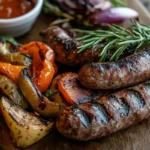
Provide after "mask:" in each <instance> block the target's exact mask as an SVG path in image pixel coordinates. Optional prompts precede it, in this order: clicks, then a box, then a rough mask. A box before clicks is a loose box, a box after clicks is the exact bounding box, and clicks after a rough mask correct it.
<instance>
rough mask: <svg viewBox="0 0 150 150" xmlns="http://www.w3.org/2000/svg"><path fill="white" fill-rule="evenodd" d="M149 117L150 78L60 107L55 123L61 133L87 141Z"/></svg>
mask: <svg viewBox="0 0 150 150" xmlns="http://www.w3.org/2000/svg"><path fill="white" fill-rule="evenodd" d="M149 116H150V81H147V82H145V83H143V84H140V85H138V86H135V87H131V88H128V89H124V90H121V91H119V92H117V93H114V94H111V95H108V96H104V97H103V98H101V99H98V100H97V101H96V102H94V103H85V104H81V105H78V106H76V107H71V108H67V109H65V110H63V112H61V114H60V115H59V117H58V120H57V122H56V126H57V129H58V131H59V132H60V133H62V134H63V135H64V136H66V137H69V138H72V139H76V140H83V141H88V140H91V139H97V138H101V137H103V136H106V135H108V134H111V133H113V132H116V131H118V130H121V129H123V128H127V127H129V126H131V125H133V124H135V123H138V122H140V121H142V120H143V119H146V118H148V117H149Z"/></svg>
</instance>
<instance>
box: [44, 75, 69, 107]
mask: <svg viewBox="0 0 150 150" xmlns="http://www.w3.org/2000/svg"><path fill="white" fill-rule="evenodd" d="M61 77H62V74H61V75H58V76H56V77H55V78H54V79H53V81H52V84H51V86H50V89H48V90H47V92H46V96H47V97H48V98H49V99H50V100H51V101H53V102H56V103H58V104H61V105H68V104H67V103H66V101H65V99H64V98H63V96H62V95H61V93H60V92H59V90H58V84H57V81H58V80H59V79H60V78H61Z"/></svg>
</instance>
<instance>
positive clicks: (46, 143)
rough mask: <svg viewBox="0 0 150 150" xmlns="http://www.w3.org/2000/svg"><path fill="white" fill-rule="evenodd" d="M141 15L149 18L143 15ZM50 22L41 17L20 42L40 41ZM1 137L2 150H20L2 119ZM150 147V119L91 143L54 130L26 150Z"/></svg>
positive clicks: (146, 149) (136, 149)
mask: <svg viewBox="0 0 150 150" xmlns="http://www.w3.org/2000/svg"><path fill="white" fill-rule="evenodd" d="M131 2H133V4H134V6H133V7H134V8H135V7H136V8H137V7H138V6H137V5H136V4H137V3H136V2H137V0H132V1H131V0H130V3H131ZM138 11H139V12H140V11H142V9H140V8H138ZM141 15H142V16H145V18H148V16H147V17H146V15H145V14H143V13H141ZM142 19H143V20H144V21H145V20H146V21H147V22H148V19H144V17H142ZM49 22H50V20H49V19H48V18H47V17H46V16H40V18H39V20H38V21H37V23H36V24H35V26H34V27H33V29H32V31H31V32H30V33H29V34H27V35H25V36H24V37H22V38H21V39H19V40H20V41H21V42H22V43H26V42H29V41H33V40H40V37H39V31H41V30H42V29H44V28H46V27H47V26H48V24H49ZM0 137H2V138H0V149H2V150H19V149H18V148H15V147H14V146H13V144H12V141H11V138H10V133H9V131H8V129H7V126H6V124H5V122H4V121H3V119H0ZM149 145H150V119H148V120H145V121H143V122H142V123H140V124H137V125H134V126H132V127H130V128H128V129H125V130H123V131H120V132H117V133H114V134H112V135H110V136H107V137H104V138H102V139H99V140H94V141H89V142H78V141H74V140H69V139H67V138H65V137H63V136H62V135H60V134H59V133H58V132H57V131H55V130H54V131H52V132H51V134H49V135H48V136H46V137H45V138H44V139H42V140H41V141H39V142H38V143H36V144H34V145H33V146H31V147H29V148H27V149H25V150H49V149H51V150H149Z"/></svg>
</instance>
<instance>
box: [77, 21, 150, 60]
mask: <svg viewBox="0 0 150 150" xmlns="http://www.w3.org/2000/svg"><path fill="white" fill-rule="evenodd" d="M108 27H109V30H95V31H88V30H79V29H76V31H77V32H78V33H79V34H80V35H81V36H80V37H79V38H76V40H77V41H79V42H82V43H83V44H82V45H81V46H79V47H78V53H80V52H82V51H84V50H86V49H88V48H92V49H93V51H96V50H98V49H102V51H101V52H100V54H99V56H100V61H106V58H107V56H108V55H109V53H110V50H111V49H114V50H115V51H114V53H113V54H112V56H111V58H110V59H109V61H113V60H117V59H119V58H120V55H121V54H122V53H123V52H124V51H125V50H126V49H127V48H129V47H133V48H134V52H136V51H138V50H139V49H141V48H143V47H145V46H147V45H148V44H150V26H145V25H141V24H139V23H138V22H136V21H133V26H132V27H131V29H130V30H128V29H125V28H123V27H120V26H118V25H108Z"/></svg>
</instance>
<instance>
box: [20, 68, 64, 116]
mask: <svg viewBox="0 0 150 150" xmlns="http://www.w3.org/2000/svg"><path fill="white" fill-rule="evenodd" d="M18 85H19V87H20V89H21V91H22V93H23V95H24V97H25V98H26V99H27V101H28V102H29V103H30V104H31V106H32V108H33V109H34V110H35V111H36V112H38V113H39V114H40V115H41V116H44V117H54V116H57V115H58V114H59V113H60V111H61V110H62V108H63V107H62V106H61V105H60V104H57V103H55V102H51V101H50V100H49V99H47V98H46V97H44V96H43V95H42V94H41V92H40V91H39V90H38V89H37V87H36V85H35V84H34V83H33V81H32V80H31V78H30V77H29V74H28V70H27V68H25V69H23V70H22V71H21V74H20V77H19V79H18Z"/></svg>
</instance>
